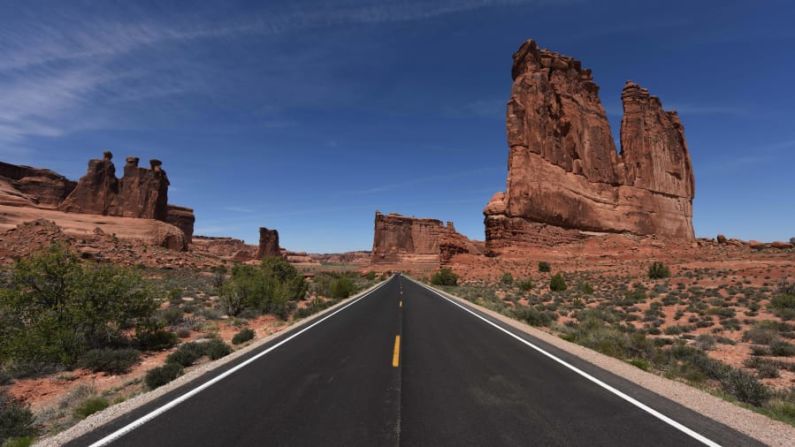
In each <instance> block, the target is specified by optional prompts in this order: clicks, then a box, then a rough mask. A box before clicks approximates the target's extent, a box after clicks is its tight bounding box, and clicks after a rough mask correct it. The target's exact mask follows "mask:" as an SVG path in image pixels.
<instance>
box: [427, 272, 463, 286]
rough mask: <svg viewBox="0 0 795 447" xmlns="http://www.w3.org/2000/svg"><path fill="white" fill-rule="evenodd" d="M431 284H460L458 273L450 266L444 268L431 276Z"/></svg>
mask: <svg viewBox="0 0 795 447" xmlns="http://www.w3.org/2000/svg"><path fill="white" fill-rule="evenodd" d="M431 284H433V285H435V286H455V285H457V284H458V275H456V274H455V273H453V271H452V270H450V269H449V268H443V269H440V270H439V271H438V272H436V273H434V274H433V276H431Z"/></svg>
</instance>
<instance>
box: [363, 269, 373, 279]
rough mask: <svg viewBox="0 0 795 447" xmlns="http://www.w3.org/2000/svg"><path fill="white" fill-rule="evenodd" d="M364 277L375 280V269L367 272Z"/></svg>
mask: <svg viewBox="0 0 795 447" xmlns="http://www.w3.org/2000/svg"><path fill="white" fill-rule="evenodd" d="M364 277H365V278H367V280H368V281H375V272H373V271H370V272H367V274H366V275H364Z"/></svg>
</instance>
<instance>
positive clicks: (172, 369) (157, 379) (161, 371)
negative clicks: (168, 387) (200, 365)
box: [144, 363, 182, 390]
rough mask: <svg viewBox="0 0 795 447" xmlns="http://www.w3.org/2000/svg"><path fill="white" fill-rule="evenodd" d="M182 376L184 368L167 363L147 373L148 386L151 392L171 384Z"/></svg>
mask: <svg viewBox="0 0 795 447" xmlns="http://www.w3.org/2000/svg"><path fill="white" fill-rule="evenodd" d="M181 375H182V366H180V365H179V364H177V363H166V364H165V365H163V366H158V367H157V368H152V369H150V370H149V371H148V372H147V373H146V378H145V379H144V381H145V382H146V386H147V387H149V389H150V390H153V389H155V388H158V387H160V386H163V385H165V384H167V383H168V382H171V381H172V380H174V379H176V378H177V377H179V376H181Z"/></svg>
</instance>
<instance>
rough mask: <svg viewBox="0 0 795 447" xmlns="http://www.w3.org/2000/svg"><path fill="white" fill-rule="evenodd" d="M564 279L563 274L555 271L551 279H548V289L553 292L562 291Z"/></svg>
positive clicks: (564, 283)
mask: <svg viewBox="0 0 795 447" xmlns="http://www.w3.org/2000/svg"><path fill="white" fill-rule="evenodd" d="M566 288H567V286H566V280H565V279H563V275H561V274H560V273H556V274H555V276H553V277H552V279H550V280H549V290H552V291H553V292H562V291H564V290H566Z"/></svg>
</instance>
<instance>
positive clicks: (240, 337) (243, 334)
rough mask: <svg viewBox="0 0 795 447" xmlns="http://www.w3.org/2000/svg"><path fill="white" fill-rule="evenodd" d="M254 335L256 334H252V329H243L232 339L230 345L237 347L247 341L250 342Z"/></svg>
mask: <svg viewBox="0 0 795 447" xmlns="http://www.w3.org/2000/svg"><path fill="white" fill-rule="evenodd" d="M254 335H256V334H255V333H254V330H253V329H250V328H243V329H241V330H240V332H238V333H237V334H235V335H234V336H233V337H232V344H233V345H239V344H241V343H245V342H247V341H249V340H252V339H253V338H254Z"/></svg>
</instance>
